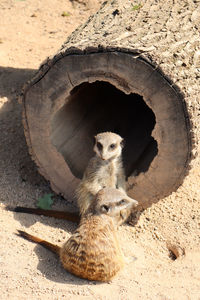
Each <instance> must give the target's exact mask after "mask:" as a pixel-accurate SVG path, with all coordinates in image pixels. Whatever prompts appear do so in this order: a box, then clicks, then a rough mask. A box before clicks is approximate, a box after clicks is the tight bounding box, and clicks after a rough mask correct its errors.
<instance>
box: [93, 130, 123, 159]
mask: <svg viewBox="0 0 200 300" xmlns="http://www.w3.org/2000/svg"><path fill="white" fill-rule="evenodd" d="M122 148H123V139H122V137H121V136H119V135H118V134H115V133H113V132H103V133H99V134H97V135H96V136H95V145H94V152H95V153H96V154H97V155H98V156H99V157H100V158H101V159H102V160H110V159H114V158H117V157H119V156H120V155H121V152H122Z"/></svg>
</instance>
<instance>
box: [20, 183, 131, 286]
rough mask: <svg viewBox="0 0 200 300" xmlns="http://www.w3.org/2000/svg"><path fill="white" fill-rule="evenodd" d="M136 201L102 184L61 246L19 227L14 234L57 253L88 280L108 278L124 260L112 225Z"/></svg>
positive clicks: (67, 267)
mask: <svg viewBox="0 0 200 300" xmlns="http://www.w3.org/2000/svg"><path fill="white" fill-rule="evenodd" d="M136 205H137V203H136V201H135V200H133V199H132V198H130V197H128V196H127V195H126V194H125V193H124V192H123V191H120V190H117V189H115V188H104V189H101V190H100V191H99V192H98V193H97V195H96V196H95V197H94V199H93V201H91V203H90V205H89V206H88V208H87V209H86V210H85V211H84V213H83V214H82V217H81V222H80V225H79V226H78V228H77V229H76V231H75V232H74V233H73V234H72V236H71V237H70V238H69V239H68V240H67V242H66V243H64V245H63V246H62V247H59V246H57V245H54V244H51V243H49V242H47V241H45V240H42V239H40V238H38V237H35V236H33V235H30V234H28V233H26V232H24V231H21V230H19V231H18V234H19V235H20V236H22V237H24V238H25V239H27V240H30V241H33V242H35V243H38V244H40V245H42V246H43V247H45V248H47V249H49V250H51V251H52V252H54V253H56V254H58V255H59V257H60V260H61V262H62V265H63V267H64V268H65V269H66V270H67V271H69V272H70V273H72V274H74V275H76V276H78V277H81V278H85V279H89V280H98V281H109V280H111V279H112V278H113V277H114V276H115V275H116V274H117V273H118V272H119V271H120V270H121V269H122V267H123V266H124V263H125V258H124V255H123V253H122V250H121V247H120V244H119V242H118V239H117V232H116V227H117V226H118V225H120V224H121V223H123V222H124V221H125V219H126V218H127V217H128V215H129V213H130V212H131V209H132V208H133V207H134V206H136Z"/></svg>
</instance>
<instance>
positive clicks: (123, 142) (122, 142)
mask: <svg viewBox="0 0 200 300" xmlns="http://www.w3.org/2000/svg"><path fill="white" fill-rule="evenodd" d="M124 145H125V141H124V139H122V140H121V142H120V146H121V147H122V148H124Z"/></svg>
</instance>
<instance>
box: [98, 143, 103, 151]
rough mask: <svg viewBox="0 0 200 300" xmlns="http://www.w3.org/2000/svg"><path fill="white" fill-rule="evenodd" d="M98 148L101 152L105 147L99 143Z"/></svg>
mask: <svg viewBox="0 0 200 300" xmlns="http://www.w3.org/2000/svg"><path fill="white" fill-rule="evenodd" d="M97 148H98V149H99V151H101V150H102V149H103V145H102V144H101V143H99V142H97Z"/></svg>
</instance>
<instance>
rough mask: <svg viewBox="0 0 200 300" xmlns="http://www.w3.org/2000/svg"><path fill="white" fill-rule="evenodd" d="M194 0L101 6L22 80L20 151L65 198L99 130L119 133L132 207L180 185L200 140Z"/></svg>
mask: <svg viewBox="0 0 200 300" xmlns="http://www.w3.org/2000/svg"><path fill="white" fill-rule="evenodd" d="M198 2H199V1H191V0H190V1H189V0H177V1H172V0H168V1H164V0H161V1H157V2H155V1H151V0H145V1H141V2H140V3H139V4H137V5H133V2H132V1H128V0H114V1H107V2H104V3H103V4H102V6H101V8H100V10H99V11H98V12H97V13H96V14H95V15H93V16H91V17H90V18H89V19H88V21H87V22H86V23H85V24H84V25H82V26H80V27H79V28H78V29H76V30H75V31H74V32H73V33H72V34H71V35H70V36H69V37H68V39H67V41H66V42H65V43H64V45H63V46H62V48H61V49H60V50H59V51H58V53H57V54H56V55H55V56H54V57H51V58H48V59H47V60H46V61H45V62H44V63H43V64H42V65H41V67H40V69H39V70H38V72H37V73H36V75H35V76H34V78H33V79H32V80H31V81H29V82H28V83H27V84H26V85H25V86H24V89H23V91H22V95H21V100H22V104H23V123H24V129H25V135H26V139H27V143H28V146H29V151H30V153H31V155H32V158H33V159H34V161H35V162H36V164H37V166H38V168H39V172H40V173H41V174H42V175H43V176H44V177H45V178H46V179H47V180H49V181H50V183H51V186H52V188H53V190H54V191H56V192H57V193H61V194H62V195H63V196H64V197H65V198H66V199H73V198H74V190H75V188H76V186H77V184H78V182H79V180H80V178H81V177H82V175H83V172H84V169H85V167H86V165H87V163H88V160H89V159H90V158H91V156H92V155H93V150H92V148H93V136H94V135H95V134H97V133H99V132H103V131H113V132H116V133H118V134H120V135H121V136H122V137H123V138H124V140H125V148H124V152H123V159H124V165H125V171H126V176H127V190H128V194H129V195H130V196H132V197H134V198H135V199H137V200H138V201H139V203H140V205H141V206H142V207H148V206H150V205H151V204H152V203H153V202H157V201H158V200H159V199H161V198H163V197H165V196H167V195H170V194H171V193H172V192H173V191H176V190H177V188H178V187H179V186H180V185H181V184H182V183H183V180H184V178H185V177H186V176H187V175H188V173H189V170H190V168H191V166H194V164H195V161H196V160H192V158H194V157H195V156H196V154H197V153H198V146H199V144H198V143H199V139H200V130H199V121H200V98H199V96H198V89H199V85H198V84H199V81H200V80H199V78H200V51H199V49H200V42H199V29H200V10H199V4H198Z"/></svg>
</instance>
